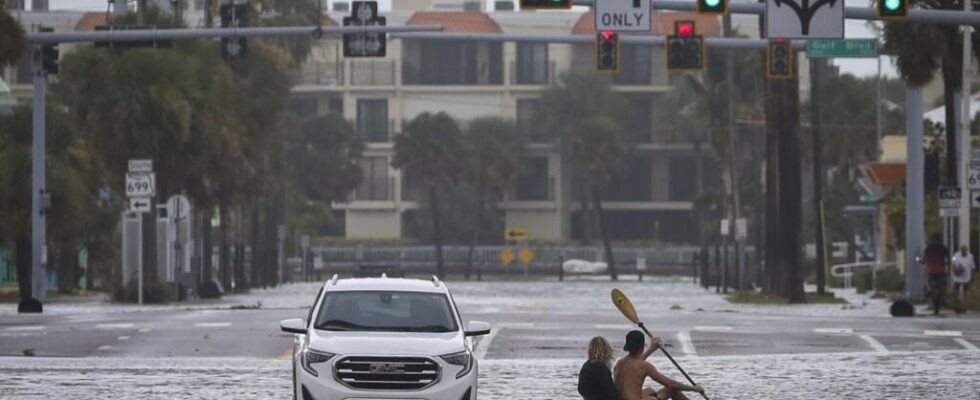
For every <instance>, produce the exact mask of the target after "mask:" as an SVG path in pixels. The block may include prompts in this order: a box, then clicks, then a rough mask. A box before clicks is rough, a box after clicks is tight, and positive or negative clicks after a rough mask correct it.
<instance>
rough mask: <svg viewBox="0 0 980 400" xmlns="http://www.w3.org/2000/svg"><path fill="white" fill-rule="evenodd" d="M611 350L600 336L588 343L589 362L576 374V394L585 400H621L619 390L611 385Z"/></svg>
mask: <svg viewBox="0 0 980 400" xmlns="http://www.w3.org/2000/svg"><path fill="white" fill-rule="evenodd" d="M612 361H613V349H612V346H610V345H609V342H608V341H606V339H605V338H604V337H602V336H596V337H594V338H592V340H591V341H589V360H588V361H586V362H585V364H582V371H580V372H579V373H578V393H579V394H580V395H582V398H583V399H585V400H622V397H621V396H620V395H619V389H617V388H616V384H615V383H613V379H612V371H611V370H610V369H609V367H610V365H612Z"/></svg>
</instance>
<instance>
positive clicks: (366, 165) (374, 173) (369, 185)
mask: <svg viewBox="0 0 980 400" xmlns="http://www.w3.org/2000/svg"><path fill="white" fill-rule="evenodd" d="M359 164H360V166H361V174H362V175H361V176H362V179H361V184H360V185H357V190H356V191H355V192H354V199H355V200H375V201H377V200H392V199H393V197H392V179H391V178H389V177H388V158H387V157H364V158H362V159H361V160H360V161H359Z"/></svg>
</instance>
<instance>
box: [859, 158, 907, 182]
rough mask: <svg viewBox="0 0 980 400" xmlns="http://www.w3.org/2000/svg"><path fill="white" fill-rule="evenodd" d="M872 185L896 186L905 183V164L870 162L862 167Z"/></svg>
mask: <svg viewBox="0 0 980 400" xmlns="http://www.w3.org/2000/svg"><path fill="white" fill-rule="evenodd" d="M862 167H863V168H864V173H865V174H866V175H867V176H868V178H869V179H870V180H871V182H872V183H876V184H879V185H881V186H886V187H888V186H898V185H901V184H902V183H904V182H905V163H903V162H871V163H867V164H864V165H862Z"/></svg>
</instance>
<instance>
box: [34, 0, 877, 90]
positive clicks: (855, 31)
mask: <svg viewBox="0 0 980 400" xmlns="http://www.w3.org/2000/svg"><path fill="white" fill-rule="evenodd" d="M517 1H518V0H515V2H517ZM49 2H50V4H49V6H50V8H51V9H52V10H79V11H104V10H105V9H106V4H107V2H106V0H49ZM846 2H847V5H848V6H850V7H869V4H870V1H869V0H846ZM27 3H30V2H27ZM379 4H380V6H381V8H382V9H388V8H390V4H391V0H380V1H379ZM844 31H845V33H844V34H845V35H846V37H848V38H873V37H875V33H874V31H873V30H872V29H870V28H869V26H868V22H866V21H855V20H848V21H846V23H845V26H844ZM835 63H836V64H837V65H839V66H840V67H841V72H843V73H851V74H855V75H858V76H873V75H875V74H876V73H877V71H878V63H877V61H875V60H874V59H868V60H857V59H838V60H835ZM881 64H882V73H883V74H884V75H886V76H896V73H895V67H894V66H893V65H892V63H891V61H890V60H889V59H885V60H883V61H882V63H881Z"/></svg>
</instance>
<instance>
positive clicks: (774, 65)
mask: <svg viewBox="0 0 980 400" xmlns="http://www.w3.org/2000/svg"><path fill="white" fill-rule="evenodd" d="M766 75H768V76H769V79H789V78H792V77H793V43H792V42H790V41H789V40H786V39H773V40H770V41H769V49H768V51H766Z"/></svg>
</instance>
